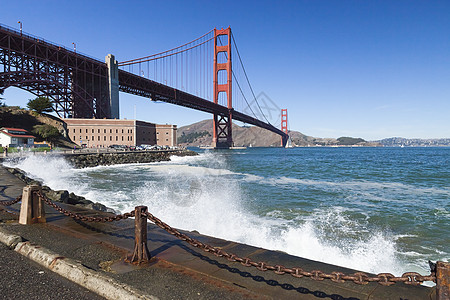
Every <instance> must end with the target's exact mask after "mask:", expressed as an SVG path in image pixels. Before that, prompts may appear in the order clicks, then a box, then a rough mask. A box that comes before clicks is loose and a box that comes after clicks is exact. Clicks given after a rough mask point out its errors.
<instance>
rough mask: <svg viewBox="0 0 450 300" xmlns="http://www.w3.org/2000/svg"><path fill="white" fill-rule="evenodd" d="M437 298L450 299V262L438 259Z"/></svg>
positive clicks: (439, 299) (440, 299)
mask: <svg viewBox="0 0 450 300" xmlns="http://www.w3.org/2000/svg"><path fill="white" fill-rule="evenodd" d="M436 299H437V300H447V299H450V263H449V262H443V261H438V262H437V263H436Z"/></svg>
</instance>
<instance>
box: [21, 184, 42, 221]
mask: <svg viewBox="0 0 450 300" xmlns="http://www.w3.org/2000/svg"><path fill="white" fill-rule="evenodd" d="M38 191H41V187H40V186H38V185H31V186H26V187H24V188H23V192H22V204H21V206H20V215H19V224H24V225H29V224H33V223H45V222H46V219H45V208H44V203H43V201H41V200H40V199H39V196H38V195H37V194H36V192H38Z"/></svg>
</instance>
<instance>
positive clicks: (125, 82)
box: [119, 70, 285, 136]
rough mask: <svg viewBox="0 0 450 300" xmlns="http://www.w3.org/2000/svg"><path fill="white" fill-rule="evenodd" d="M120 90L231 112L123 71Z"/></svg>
mask: <svg viewBox="0 0 450 300" xmlns="http://www.w3.org/2000/svg"><path fill="white" fill-rule="evenodd" d="M119 90H120V91H122V92H125V93H129V94H133V95H138V96H142V97H146V98H150V99H151V100H152V101H163V102H168V103H172V104H176V105H180V106H184V107H188V108H192V109H196V110H200V111H204V112H207V113H211V114H218V115H221V116H228V115H229V112H230V110H229V109H228V108H227V107H225V106H222V105H219V104H215V103H214V102H211V101H208V100H206V99H203V98H200V97H197V96H194V95H192V94H188V93H186V92H183V91H180V90H178V89H175V88H172V87H169V86H166V85H163V84H160V83H157V82H155V81H152V80H149V79H146V78H144V77H141V76H138V75H135V74H132V73H129V72H126V71H123V70H119ZM231 111H232V116H233V120H237V121H241V122H244V123H247V124H252V125H255V126H258V127H261V128H264V129H267V130H270V131H272V132H275V133H277V134H279V135H281V136H284V135H285V134H284V133H283V132H282V131H281V130H280V129H278V128H276V127H274V126H272V125H270V124H267V123H264V122H262V121H260V120H258V119H255V118H253V117H251V116H248V115H246V114H243V113H241V112H238V111H235V110H233V109H231Z"/></svg>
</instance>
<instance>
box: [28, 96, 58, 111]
mask: <svg viewBox="0 0 450 300" xmlns="http://www.w3.org/2000/svg"><path fill="white" fill-rule="evenodd" d="M27 107H28V108H29V109H31V110H34V111H35V112H37V113H43V112H51V111H52V110H53V104H52V102H51V101H50V99H48V98H47V97H42V96H41V97H37V98H36V99H30V100H29V101H28V103H27Z"/></svg>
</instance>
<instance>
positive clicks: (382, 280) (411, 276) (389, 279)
mask: <svg viewBox="0 0 450 300" xmlns="http://www.w3.org/2000/svg"><path fill="white" fill-rule="evenodd" d="M142 215H143V216H145V217H147V219H149V220H150V221H151V222H153V223H155V225H157V226H158V227H160V228H162V229H164V230H165V231H167V232H168V233H170V234H172V235H174V236H176V237H177V238H179V239H180V240H183V241H185V242H187V243H189V244H190V245H192V246H194V247H197V248H200V249H202V250H203V251H205V252H209V253H212V254H214V255H215V256H218V257H224V258H226V259H227V260H228V261H232V262H239V263H241V264H242V265H243V266H245V267H255V268H257V269H258V270H260V271H273V272H274V273H275V274H278V275H283V274H291V275H292V276H294V277H297V278H301V277H309V278H311V279H313V280H318V281H322V280H324V279H329V280H331V281H333V282H345V281H353V282H354V283H356V284H368V283H369V282H378V283H379V284H381V285H385V286H389V285H392V284H395V283H397V282H403V283H405V284H408V285H419V284H421V283H422V282H424V281H433V282H436V276H435V274H433V273H432V274H430V275H428V276H422V275H420V274H419V273H416V272H407V273H404V274H403V275H402V276H400V277H395V276H394V275H392V274H390V273H380V274H378V275H376V276H374V277H370V276H369V275H367V274H366V273H363V272H357V273H354V274H350V275H348V274H344V273H341V272H332V273H330V274H327V273H325V272H322V271H319V270H313V271H310V272H308V271H305V270H303V269H302V268H286V267H284V266H281V265H275V266H272V265H269V264H267V263H265V262H255V261H252V260H251V259H250V258H247V257H245V258H242V257H239V256H237V255H235V254H232V253H228V252H226V251H224V250H222V249H220V248H216V247H212V246H210V245H208V244H204V243H202V242H200V241H199V240H196V239H193V238H191V237H189V236H187V235H186V234H184V233H181V232H179V231H178V230H176V229H174V228H172V227H171V226H169V225H167V224H166V223H164V222H163V221H161V220H160V219H158V218H156V217H155V216H153V215H152V214H151V213H149V212H147V213H143V214H142Z"/></svg>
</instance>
